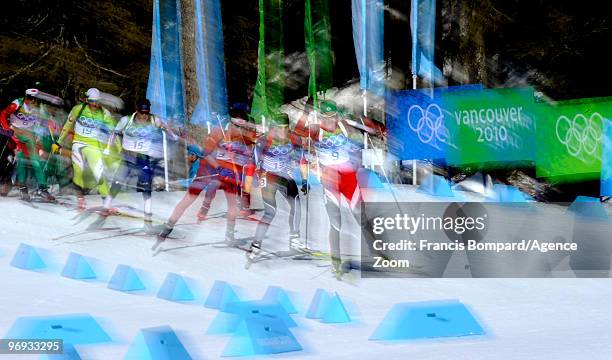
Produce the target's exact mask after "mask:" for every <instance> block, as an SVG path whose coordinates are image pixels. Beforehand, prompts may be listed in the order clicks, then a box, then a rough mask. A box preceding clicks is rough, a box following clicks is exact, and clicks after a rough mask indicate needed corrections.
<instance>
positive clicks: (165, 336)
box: [124, 326, 191, 360]
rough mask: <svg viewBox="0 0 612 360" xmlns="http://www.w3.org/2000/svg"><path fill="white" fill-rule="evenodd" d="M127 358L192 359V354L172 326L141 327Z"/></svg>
mask: <svg viewBox="0 0 612 360" xmlns="http://www.w3.org/2000/svg"><path fill="white" fill-rule="evenodd" d="M124 359H125V360H132V359H134V360H136V359H137V360H162V359H168V360H191V356H190V355H189V353H188V352H187V350H186V349H185V347H184V346H183V344H182V343H181V340H179V338H178V337H177V336H176V333H175V332H174V330H172V328H171V327H170V326H158V327H153V328H147V329H141V330H140V332H139V333H138V335H137V336H136V338H135V339H134V341H133V342H132V345H130V348H129V350H128V352H127V354H126V355H125V358H124Z"/></svg>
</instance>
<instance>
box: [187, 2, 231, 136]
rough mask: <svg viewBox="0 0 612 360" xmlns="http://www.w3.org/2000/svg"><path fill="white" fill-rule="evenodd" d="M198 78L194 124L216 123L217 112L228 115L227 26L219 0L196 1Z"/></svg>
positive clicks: (192, 119)
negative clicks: (224, 28)
mask: <svg viewBox="0 0 612 360" xmlns="http://www.w3.org/2000/svg"><path fill="white" fill-rule="evenodd" d="M195 15H196V17H195V25H196V29H195V31H196V34H195V35H196V38H195V45H196V76H197V79H198V90H199V94H200V98H199V99H198V103H197V104H196V107H195V110H194V112H193V115H192V117H191V123H192V124H199V125H205V124H207V123H211V121H216V118H214V119H212V118H211V116H213V113H216V114H219V115H221V116H225V115H227V87H226V80H225V58H224V49H223V24H222V20H221V5H220V4H219V0H195Z"/></svg>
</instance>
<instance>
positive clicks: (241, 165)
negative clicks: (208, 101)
mask: <svg viewBox="0 0 612 360" xmlns="http://www.w3.org/2000/svg"><path fill="white" fill-rule="evenodd" d="M247 128H248V123H247V121H246V120H244V119H241V118H231V119H230V120H229V121H227V123H226V124H222V123H220V124H219V125H217V126H215V127H214V128H213V129H212V131H211V133H210V135H208V137H207V139H206V141H205V143H204V158H203V159H202V160H201V161H200V165H199V169H198V175H197V176H196V179H195V180H194V181H193V183H192V184H191V186H190V187H189V189H188V194H187V195H185V197H183V199H182V200H181V201H180V202H179V203H178V204H177V205H176V207H175V208H174V211H173V212H172V215H171V216H170V218H169V219H168V221H167V222H166V223H165V224H164V229H163V230H162V231H161V232H160V233H159V235H158V236H157V243H156V244H155V245H154V246H153V248H152V250H155V249H156V248H157V247H158V246H159V245H160V244H161V243H162V242H163V241H164V240H165V239H166V237H168V235H169V234H170V233H171V232H172V230H173V229H174V225H176V222H177V221H178V220H179V219H180V217H181V216H182V214H183V213H184V212H185V210H186V209H187V208H188V207H189V206H190V205H191V204H192V203H193V202H194V201H195V200H196V199H197V196H198V195H199V194H200V192H202V190H203V189H204V188H206V187H207V185H209V184H208V183H209V182H210V181H211V180H210V179H212V178H215V179H216V180H218V181H219V188H220V189H222V190H223V191H224V193H225V198H226V201H227V227H226V230H225V242H226V243H227V244H228V245H229V246H237V245H241V244H242V243H239V242H238V241H236V239H235V237H234V231H235V227H236V217H237V215H238V203H237V201H238V199H237V197H238V193H239V191H240V188H241V187H244V188H250V184H251V183H252V181H253V172H254V170H255V166H254V164H253V157H252V149H251V147H250V146H249V145H248V143H249V142H250V141H249V140H247V137H246V136H245V132H246V129H247Z"/></svg>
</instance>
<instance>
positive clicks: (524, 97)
mask: <svg viewBox="0 0 612 360" xmlns="http://www.w3.org/2000/svg"><path fill="white" fill-rule="evenodd" d="M440 96H441V99H440V106H441V107H442V110H443V113H444V124H445V125H446V129H434V131H448V133H449V134H450V139H449V140H448V143H447V144H446V161H447V163H448V164H450V165H455V166H462V165H468V164H469V165H476V166H480V167H486V166H499V165H503V164H507V163H508V162H522V161H533V160H535V146H534V140H535V116H534V113H533V111H534V110H533V107H534V97H533V88H531V87H525V88H509V89H487V90H467V91H454V92H444V93H441V95H440ZM425 110H426V111H425V112H423V114H424V115H423V121H422V123H421V122H419V123H417V125H418V126H415V127H416V129H417V130H419V129H420V130H421V131H424V130H423V129H425V127H433V128H435V127H439V126H440V125H441V122H436V121H435V119H434V118H435V114H434V118H432V116H430V115H429V114H427V112H428V111H427V110H430V109H429V108H428V109H425ZM429 112H431V111H429ZM413 122H414V120H413ZM483 163H487V164H486V165H485V164H483ZM493 163H495V164H493Z"/></svg>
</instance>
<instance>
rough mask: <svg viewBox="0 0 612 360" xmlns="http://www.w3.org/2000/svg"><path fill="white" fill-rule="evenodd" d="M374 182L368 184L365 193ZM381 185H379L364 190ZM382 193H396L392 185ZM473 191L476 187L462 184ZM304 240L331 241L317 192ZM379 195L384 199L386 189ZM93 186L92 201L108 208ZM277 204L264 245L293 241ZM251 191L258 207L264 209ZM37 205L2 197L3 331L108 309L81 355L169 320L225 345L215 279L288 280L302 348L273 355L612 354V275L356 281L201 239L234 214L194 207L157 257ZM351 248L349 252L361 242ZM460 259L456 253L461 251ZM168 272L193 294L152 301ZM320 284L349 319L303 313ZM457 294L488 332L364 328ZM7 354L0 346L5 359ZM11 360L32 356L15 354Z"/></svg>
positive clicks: (127, 224)
mask: <svg viewBox="0 0 612 360" xmlns="http://www.w3.org/2000/svg"><path fill="white" fill-rule="evenodd" d="M370 191H373V190H370ZM182 195H183V193H182V192H171V193H164V192H160V193H154V194H153V196H154V210H155V220H156V221H157V222H158V223H160V222H161V221H163V220H165V219H166V218H167V217H168V215H169V214H170V212H171V211H172V209H173V207H174V205H175V204H176V203H177V202H178V200H179V199H180V197H181V196H182ZM393 195H394V196H395V198H397V199H399V200H402V201H403V200H407V199H410V200H412V201H428V200H431V198H429V197H428V196H426V195H423V194H419V193H416V192H415V191H414V188H412V187H403V188H401V189H397V188H396V189H395V191H394V193H393ZM368 196H373V194H371V193H370V194H366V198H367V197H368ZM377 196H378V197H377V199H381V197H386V198H385V199H386V201H389V200H393V196H392V194H391V193H390V192H388V191H386V192H380V194H378V195H377ZM466 196H468V195H466ZM309 197H310V201H309V203H308V214H309V217H308V241H309V245H310V246H311V247H313V248H320V249H322V250H327V231H328V226H329V225H328V221H327V216H326V213H325V209H324V207H323V205H322V194H321V189H320V188H317V187H315V188H314V189H313V191H312V192H311V194H310V195H309ZM385 199H382V200H385ZM99 203H100V200H99V198H98V197H94V196H92V197H90V198H88V206H94V205H99ZM118 203H120V204H129V205H132V206H134V207H138V208H141V206H142V205H141V199H140V197H139V195H138V194H125V195H122V196H121V197H120V199H119V201H118ZM278 203H279V205H280V206H281V209H280V210H279V212H278V215H277V217H276V219H275V221H274V223H273V226H272V227H271V228H270V232H269V236H268V239H266V243H265V246H267V247H272V248H279V249H282V248H284V247H286V244H287V242H286V241H285V240H282V241H281V240H279V239H286V237H287V232H288V226H287V206H286V204H285V203H284V201H283V200H280V198H279V201H278ZM260 205H261V203H260V202H258V201H254V203H253V205H252V206H253V207H255V208H257V207H261V206H260ZM36 206H37V207H38V208H37V209H35V208H33V207H31V206H29V205H26V204H24V203H22V202H20V201H18V200H16V199H15V198H0V214H1V216H0V239H1V240H0V282H1V284H2V287H1V291H0V309H2V316H1V317H0V337H2V336H4V335H5V334H6V333H7V331H8V329H9V328H10V327H11V325H12V324H13V322H14V321H15V320H16V319H17V318H19V317H21V316H42V315H58V314H71V313H89V314H91V315H92V316H94V317H96V319H98V320H99V322H100V323H101V325H102V326H103V328H104V329H105V330H107V332H108V333H109V334H110V336H111V337H112V338H113V340H114V341H113V342H112V343H106V344H96V345H77V346H76V348H77V350H78V352H79V354H80V355H81V357H82V358H83V359H105V360H106V359H121V358H123V356H124V355H125V354H126V352H127V349H128V347H129V345H130V343H131V341H132V340H133V339H134V337H135V336H136V335H137V333H138V330H139V329H141V328H147V327H153V326H159V325H170V326H171V327H172V328H173V329H174V330H175V331H176V332H177V334H178V335H179V337H180V339H181V341H182V342H183V343H184V344H185V346H186V348H187V350H188V351H189V352H190V354H191V355H192V356H193V357H194V358H198V359H216V358H219V357H220V356H221V353H222V352H223V349H224V347H225V345H226V344H227V342H228V340H229V337H228V336H218V335H207V334H206V329H207V328H208V326H209V325H210V323H211V321H212V320H213V318H214V317H215V316H216V315H217V314H218V312H217V311H215V310H211V309H207V308H205V307H203V306H202V305H203V303H204V300H205V299H206V296H207V295H208V292H209V290H210V288H211V286H212V284H213V282H214V281H215V280H224V281H227V282H228V283H231V284H233V285H236V286H238V287H239V288H240V290H241V292H240V295H241V297H242V299H245V300H248V299H259V298H261V297H262V295H263V294H264V292H265V290H266V288H267V287H268V286H270V285H278V286H281V287H283V288H284V289H285V290H287V291H289V293H290V294H291V296H292V300H294V303H295V304H296V305H297V306H298V307H299V308H300V310H301V313H300V314H299V315H295V316H293V317H294V319H295V320H296V322H297V323H298V325H299V326H298V327H297V328H292V331H293V334H294V335H295V336H296V338H297V340H298V341H299V342H300V344H301V345H302V346H303V348H304V350H303V351H301V352H294V353H286V354H278V355H274V356H273V357H275V358H301V357H304V358H310V359H315V358H317V359H319V358H320V359H381V358H384V359H453V360H456V359H544V358H550V359H578V358H588V359H610V358H611V357H612V331H610V322H611V321H612V301H611V300H610V299H612V282H611V281H610V279H571V278H568V279H414V278H412V279H360V278H359V277H358V274H351V275H350V276H349V279H348V280H347V281H342V282H339V281H337V280H335V278H333V276H332V275H331V273H330V272H329V268H328V267H325V266H324V265H327V264H326V262H325V261H291V260H286V259H277V260H276V259H275V260H269V261H264V262H261V263H256V264H253V265H252V266H251V268H250V269H248V270H246V269H245V268H244V263H245V256H244V253H243V252H242V251H240V250H237V249H228V248H217V247H214V246H208V245H206V243H211V242H216V241H221V240H223V236H224V232H225V219H224V218H223V217H219V218H211V219H209V220H207V221H205V222H204V223H202V224H200V225H197V224H195V211H196V210H197V207H198V206H199V203H198V204H197V205H194V206H193V207H192V208H191V209H190V210H189V211H188V212H187V213H186V214H185V216H184V218H183V219H182V220H181V223H183V224H185V225H180V226H177V228H176V231H175V234H177V235H178V236H180V237H182V236H183V235H185V238H184V239H182V238H181V239H175V240H169V241H168V244H166V245H165V251H163V252H161V253H160V254H158V255H157V256H154V257H152V256H151V254H150V251H149V248H150V246H151V245H152V243H153V238H151V237H143V236H130V235H125V236H114V237H109V235H111V234H115V233H113V232H107V233H90V234H83V235H80V236H73V237H67V238H63V239H60V240H52V239H53V238H56V237H58V236H61V235H63V234H68V233H72V232H75V231H78V230H81V229H84V228H85V227H86V226H87V225H88V224H89V223H90V222H91V221H93V217H92V218H89V219H87V220H85V221H83V222H81V223H78V224H75V222H76V221H75V220H74V219H73V218H74V217H75V216H76V215H77V213H76V212H75V211H74V210H71V209H69V208H67V207H64V206H58V205H49V204H36ZM302 207H303V219H302V233H303V234H305V233H306V228H305V225H306V219H305V217H306V203H305V202H303V203H302ZM224 211H225V200H224V198H223V195H222V194H221V193H219V196H218V197H217V198H216V200H215V201H214V203H213V209H212V210H211V212H210V214H216V213H221V212H224ZM345 215H347V216H344V219H343V221H345V226H344V229H343V230H344V231H343V238H344V243H345V244H347V247H348V243H351V246H350V247H351V249H352V250H355V249H358V247H357V246H358V235H355V234H359V232H358V228H357V224H356V223H355V222H354V220H352V218H351V217H350V216H349V215H348V213H345ZM141 224H142V222H141V220H138V219H133V218H126V217H112V218H110V219H109V220H107V226H119V227H122V228H136V227H139V226H141ZM255 226H256V223H255V222H251V221H242V220H239V225H238V231H239V235H238V237H247V236H251V235H252V234H254V229H255ZM20 243H27V244H30V245H33V246H36V247H39V248H42V249H45V250H46V251H45V252H44V257H45V260H46V261H47V262H48V263H49V268H48V269H47V270H45V271H40V272H33V271H25V270H21V269H17V268H15V267H12V266H10V265H9V263H10V261H11V257H12V256H13V254H14V252H15V250H16V249H17V247H18V246H19V244H20ZM70 252H77V253H80V254H82V255H85V256H88V257H91V258H95V259H96V261H95V262H94V268H95V270H96V271H97V274H98V277H99V279H96V280H94V281H78V280H72V279H68V278H65V277H62V276H60V275H59V273H60V272H61V269H62V266H63V264H64V262H65V260H66V258H67V256H68V254H69V253H70ZM353 252H354V251H353ZM457 261H460V260H457ZM117 264H126V265H130V266H132V267H134V268H137V269H140V270H142V272H143V273H146V276H145V282H146V284H147V285H148V288H149V290H148V291H145V292H141V293H138V294H128V293H122V292H118V291H113V290H110V289H108V288H107V287H106V283H107V282H108V279H109V278H110V276H111V274H112V272H113V270H114V268H115V266H116V265H117ZM168 272H175V273H179V274H182V275H184V276H185V277H187V278H188V279H189V281H190V285H191V286H192V290H194V292H195V294H196V296H197V300H196V301H193V302H189V303H174V302H170V301H166V300H162V299H159V298H157V297H156V296H155V295H156V291H157V289H158V288H159V286H160V285H161V283H162V282H163V279H164V277H165V276H166V274H167V273H168ZM317 288H322V289H326V290H329V291H336V292H338V294H339V295H340V297H341V298H342V299H343V301H344V302H345V305H346V306H347V308H348V310H349V313H350V314H351V316H352V318H353V320H354V321H353V322H352V323H350V324H346V325H329V324H322V323H320V322H318V321H314V320H310V319H306V318H305V317H304V312H305V310H306V308H307V307H308V305H309V303H310V300H311V299H312V296H313V294H314V292H315V290H316V289H317ZM443 299H459V300H460V301H462V302H463V303H464V304H466V305H468V306H469V307H470V309H471V310H472V311H473V313H474V314H475V315H476V316H477V318H478V320H479V321H480V323H481V325H483V326H484V327H485V329H486V331H487V333H488V334H487V335H486V336H474V337H464V338H450V339H444V340H427V341H409V342H396V343H384V342H375V341H369V340H368V338H369V336H370V335H371V334H372V332H373V331H374V330H375V328H376V327H377V325H378V324H379V323H380V321H381V320H382V319H383V317H384V316H385V314H386V313H387V311H388V310H389V309H390V308H391V306H392V305H393V304H396V303H401V302H413V301H431V300H443ZM5 358H6V359H9V358H11V357H10V356H8V355H0V360H2V359H5ZM14 358H15V359H28V358H37V356H26V355H18V356H14Z"/></svg>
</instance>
